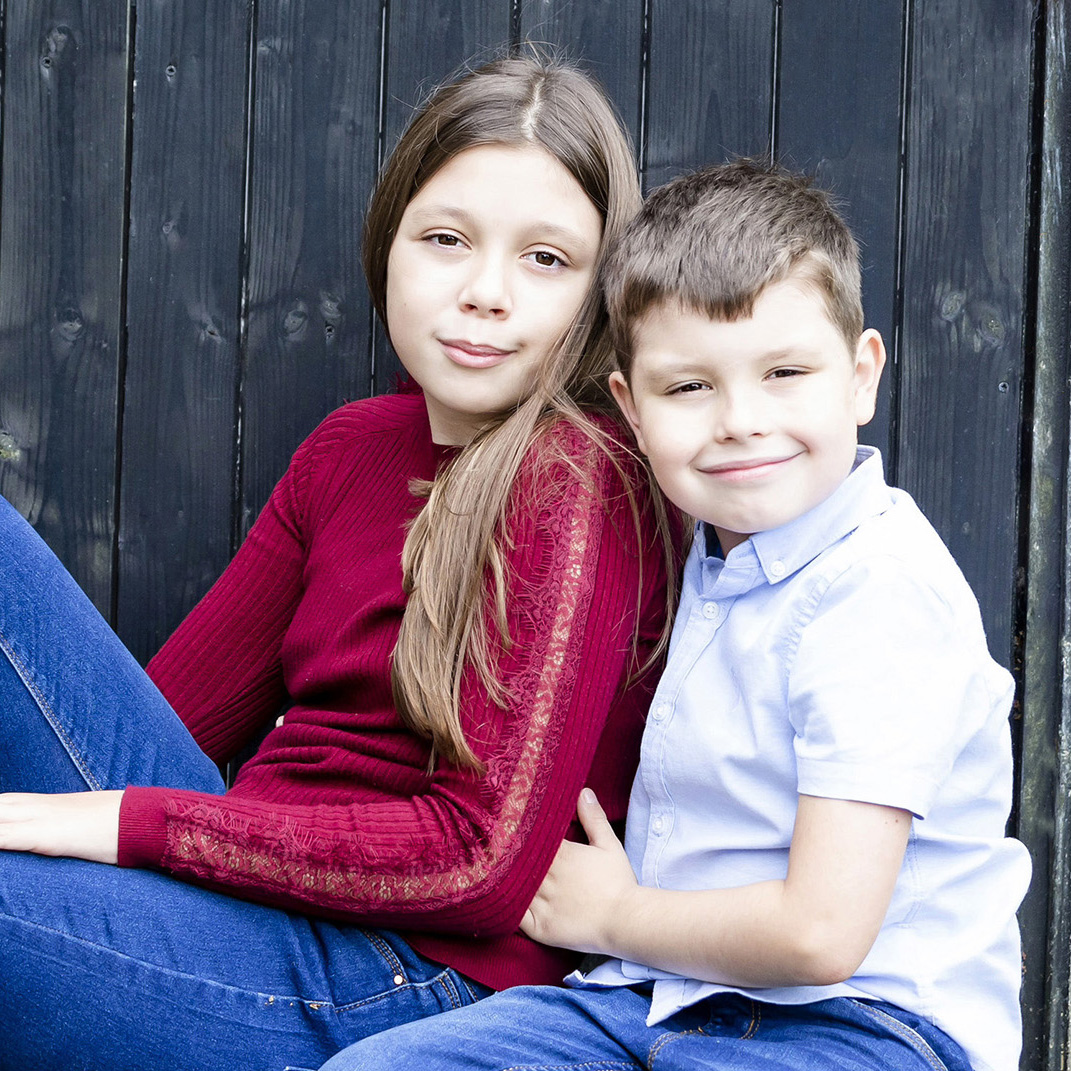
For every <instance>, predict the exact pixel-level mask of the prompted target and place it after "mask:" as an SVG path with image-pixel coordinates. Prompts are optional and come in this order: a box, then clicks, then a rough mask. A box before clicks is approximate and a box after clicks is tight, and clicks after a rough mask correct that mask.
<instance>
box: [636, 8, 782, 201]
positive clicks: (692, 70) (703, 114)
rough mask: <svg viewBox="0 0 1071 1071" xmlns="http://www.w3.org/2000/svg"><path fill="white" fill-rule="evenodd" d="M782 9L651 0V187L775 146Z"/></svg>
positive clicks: (647, 175) (647, 183)
mask: <svg viewBox="0 0 1071 1071" xmlns="http://www.w3.org/2000/svg"><path fill="white" fill-rule="evenodd" d="M775 11H776V6H775V4H773V3H771V2H770V0H650V19H651V25H650V71H649V75H648V86H649V91H648V99H647V130H646V142H647V145H646V173H645V175H644V185H645V188H647V189H650V188H651V187H653V186H658V185H661V184H662V183H664V182H668V181H669V180H670V179H671V178H673V176H674V175H677V174H679V173H680V172H681V171H684V170H686V169H689V168H696V167H702V166H703V165H705V164H714V163H718V162H719V161H721V160H724V159H727V158H728V157H730V156H739V155H745V156H747V155H754V154H756V153H762V152H767V151H769V149H770V143H771V136H772V130H771V115H772V92H773V76H774V48H773V46H774V16H775Z"/></svg>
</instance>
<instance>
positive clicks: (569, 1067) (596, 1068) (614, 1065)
mask: <svg viewBox="0 0 1071 1071" xmlns="http://www.w3.org/2000/svg"><path fill="white" fill-rule="evenodd" d="M639 1066H640V1065H639V1064H638V1063H636V1061H635V1060H610V1061H606V1060H585V1061H584V1062H583V1063H582V1064H576V1063H572V1064H511V1065H510V1066H509V1067H503V1068H502V1071H583V1069H584V1068H585V1067H586V1068H590V1069H592V1071H635V1069H636V1068H637V1067H639Z"/></svg>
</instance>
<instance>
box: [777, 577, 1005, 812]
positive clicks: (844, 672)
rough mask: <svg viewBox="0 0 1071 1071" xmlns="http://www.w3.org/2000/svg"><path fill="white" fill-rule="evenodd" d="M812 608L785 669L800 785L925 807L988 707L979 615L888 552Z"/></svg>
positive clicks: (820, 792) (834, 584)
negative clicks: (966, 613)
mask: <svg viewBox="0 0 1071 1071" xmlns="http://www.w3.org/2000/svg"><path fill="white" fill-rule="evenodd" d="M971 609H972V610H973V612H974V614H976V608H973V607H972V608H971ZM812 611H813V612H812V613H811V615H810V616H809V619H808V620H807V621H806V623H805V624H803V625H802V627H801V631H800V636H799V643H798V648H797V651H796V656H795V658H794V659H793V660H792V665H791V666H790V668H789V673H788V692H789V694H788V704H789V714H790V719H791V722H792V725H793V728H794V730H795V733H796V738H795V745H794V746H795V751H796V759H797V768H798V772H799V784H798V789H799V792H800V793H802V794H805V795H814V796H821V797H828V798H834V799H851V800H859V801H862V802H866V803H876V804H881V805H884V806H890V807H900V808H903V809H904V810H907V811H911V812H912V813H913V814H915V815H916V816H918V817H925V816H926V814H927V811H928V810H929V808H930V807H931V805H932V803H933V801H934V799H935V797H936V795H937V792H938V790H939V788H940V786H941V784H942V782H943V781H944V779H945V778H946V776H947V774H948V772H949V770H950V769H951V766H952V763H953V762H954V760H955V757H956V755H957V754H959V752H960V751H961V750H962V748H963V746H964V743H965V741H966V740H967V739H969V737H970V736H971V735H972V734H973V733H975V732H976V731H977V729H978V727H979V725H980V724H981V723H982V722H983V721H984V720H985V718H986V717H987V716H988V714H989V712H990V710H991V708H992V705H993V701H994V697H993V696H992V695H991V694H990V688H989V683H988V680H987V672H986V671H987V669H988V667H989V665H990V659H989V655H988V651H987V650H986V649H985V643H984V637H983V636H982V635H981V628H980V625H978V624H976V623H975V622H974V621H972V620H967V621H964V612H963V610H962V608H961V607H958V606H954V605H953V604H952V602H950V600H949V599H948V598H947V597H946V596H944V595H943V594H942V593H939V592H938V590H937V589H936V588H935V587H934V586H933V585H931V584H930V583H928V582H927V580H926V579H924V578H922V577H919V576H917V575H913V574H912V572H911V570H910V569H909V568H908V567H907V565H906V564H905V563H904V562H902V561H900V560H898V559H896V558H894V557H891V556H890V557H879V558H874V559H869V560H863V561H861V562H857V563H856V564H854V565H852V566H851V567H850V568H849V569H847V570H846V571H845V572H843V573H842V574H840V575H839V576H837V577H835V578H834V579H833V580H832V581H831V582H830V583H829V584H828V587H826V588H825V590H824V591H822V592H821V593H820V595H818V596H817V599H816V602H815V604H814V605H813V608H812Z"/></svg>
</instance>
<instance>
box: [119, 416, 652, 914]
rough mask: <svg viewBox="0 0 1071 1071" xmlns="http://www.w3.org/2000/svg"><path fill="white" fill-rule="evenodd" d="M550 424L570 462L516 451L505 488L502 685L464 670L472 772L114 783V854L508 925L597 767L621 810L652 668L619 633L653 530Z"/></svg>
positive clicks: (234, 886) (648, 625) (253, 892)
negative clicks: (261, 788)
mask: <svg viewBox="0 0 1071 1071" xmlns="http://www.w3.org/2000/svg"><path fill="white" fill-rule="evenodd" d="M560 434H567V435H570V436H572V437H574V439H575V440H576V441H571V442H570V444H569V445H570V448H571V450H573V451H574V456H575V459H576V461H577V462H578V463H579V468H580V470H581V471H580V473H579V474H578V472H577V471H576V470H575V468H574V467H573V466H571V465H565V464H559V465H557V466H555V467H554V468H553V470H551V471H548V470H547V469H546V468H545V467H541V466H538V465H536V466H531V465H527V463H526V467H525V468H524V469H523V470H522V475H521V477H520V478H519V482H518V487H517V489H516V493H515V495H514V500H515V503H514V507H513V510H512V516H511V520H510V529H509V530H510V535H511V543H512V548H511V550H510V553H509V564H510V569H511V575H512V577H513V581H512V584H511V588H510V592H509V600H508V610H509V626H510V634H511V638H512V640H513V642H512V645H511V646H510V647H509V648H508V649H507V650H505V651H503V652H502V653H501V659H502V667H503V676H504V684H505V686H506V689H507V693H508V694H509V695H510V697H511V698H510V700H509V702H508V703H507V705H506V707H505V708H502V707H499V706H498V705H497V704H496V703H495V702H494V701H493V700H492V699H491V698H490V697H489V696H488V695H487V694H486V691H485V690H484V689H483V688H482V687H481V686H480V684H479V682H478V681H477V680H476V679H475V675H474V674H469V675H468V677H467V678H466V681H465V684H464V690H463V703H462V711H463V717H464V725H465V730H466V733H467V736H468V738H469V740H470V741H471V742H472V744H473V747H474V749H475V750H476V753H477V754H478V755H479V756H480V758H481V759H482V760H483V761H484V763H485V764H486V766H487V771H486V773H485V774H483V775H480V774H477V773H475V772H473V771H470V770H460V769H456V768H453V767H450V766H448V765H445V764H440V766H439V767H438V768H437V769H436V771H435V772H434V774H433V775H431V776H427V775H425V774H423V773H422V772H421V771H420V769H419V767H420V765H421V761H422V760H421V758H420V754H419V753H417V754H415V759H414V762H415V768H410V769H406V770H404V771H401V770H397V769H395V772H396V773H397V774H398V775H399V777H401V776H402V775H403V774H404V779H405V780H404V781H400V783H399V784H397V785H392V784H380V785H375V786H369V785H367V784H365V785H355V786H354V790H353V791H352V792H348V791H347V792H346V793H345V796H346V797H347V798H348V800H352V801H353V802H349V801H348V800H347V802H340V796H341V795H342V793H340V792H338V791H337V790H336V791H335V793H334V798H333V799H332V800H331V801H329V802H323V803H317V802H307V803H306V802H300V803H299V802H287V801H279V800H271V801H268V800H262V799H251V798H248V797H240V796H239V795H238V794H237V793H231V794H229V795H228V796H226V797H222V798H221V797H212V796H204V795H201V794H197V793H188V792H176V791H171V790H165V789H151V788H134V789H128V790H127V793H126V795H125V797H124V803H123V821H124V828H125V829H126V830H127V831H128V836H127V839H126V841H125V843H127V844H130V845H134V848H133V849H132V850H130V851H128V852H127V853H126V854H125V855H124V853H123V851H120V861H121V862H122V863H123V864H124V865H137V866H151V867H157V868H160V869H163V870H166V871H169V872H172V873H175V874H177V875H180V876H183V877H186V878H187V879H189V880H196V881H198V882H200V883H203V884H206V885H209V886H211V887H216V888H220V889H224V890H226V891H229V892H231V893H233V894H237V895H242V896H246V897H248V898H250V899H256V900H259V901H262V902H266V903H271V904H276V905H279V906H283V907H287V908H296V909H299V910H305V911H312V912H314V913H319V914H323V915H329V916H332V917H342V918H346V919H352V920H359V921H362V922H364V923H366V924H372V925H393V926H407V927H409V928H418V929H424V930H433V931H437V932H444V933H466V934H469V935H494V934H502V933H508V932H512V931H513V930H514V929H516V927H517V925H518V923H519V922H520V919H521V917H522V915H523V914H524V911H525V909H526V907H527V906H528V904H529V902H530V901H531V899H532V896H533V895H534V894H535V891H536V889H537V887H538V885H539V882H540V881H541V879H542V877H543V875H544V874H545V873H546V870H547V868H548V867H549V866H550V863H551V861H552V860H553V858H554V854H555V852H556V851H557V848H558V846H559V844H560V843H561V840H562V838H563V836H564V835H565V834H566V832H567V830H568V828H569V826H570V822H571V820H572V819H573V817H574V815H575V806H576V797H577V795H578V793H579V791H580V789H581V788H582V787H583V786H584V785H585V784H587V783H596V781H598V780H600V779H601V782H602V783H603V784H612V785H614V792H615V794H616V795H617V796H618V806H617V811H618V813H617V814H616V815H615V816H614V817H621V818H623V816H624V804H625V798H626V795H627V784H628V782H629V780H630V777H631V770H632V765H633V764H634V762H635V748H636V746H638V738H639V732H640V729H641V726H642V718H643V714H644V712H645V710H646V705H647V703H648V701H649V698H650V693H651V690H652V687H653V674H652V673H650V672H649V673H647V674H646V675H645V677H644V679H643V680H641V681H639V682H633V683H632V684H631V685H629V686H628V687H626V682H627V681H628V679H629V677H630V675H631V674H632V673H633V671H634V670H635V668H636V662H635V658H634V652H633V637H634V632H635V630H636V624H637V620H638V619H639V622H640V648H639V652H638V657H639V660H640V662H641V663H642V662H643V660H644V659H645V657H646V655H647V654H648V653H649V651H650V649H651V647H652V645H653V643H654V642H655V640H656V637H657V635H658V634H659V631H660V628H661V623H662V619H663V616H664V593H665V574H664V571H663V569H662V564H661V552H660V550H659V549H658V540H657V539H656V538H655V537H654V536H653V533H652V532H651V530H650V526H649V525H647V526H646V527H645V528H644V530H643V531H641V533H640V534H639V537H637V533H636V532H635V530H634V526H633V521H632V514H631V509H630V507H629V505H628V501H627V498H626V495H625V491H624V486H623V485H622V483H621V480H620V478H619V476H618V475H617V473H616V472H615V470H614V468H613V466H612V465H611V464H610V463H609V462H608V461H607V460H606V459H605V458H603V457H602V455H601V454H599V453H598V452H597V451H595V450H594V449H593V448H591V447H590V444H588V443H587V441H586V440H583V441H580V440H581V437H580V436H579V433H577V432H575V431H569V430H568V429H566V430H565V431H562V432H560ZM585 473H586V474H585ZM633 476H634V477H635V478H637V479H638V478H639V476H638V473H635V472H634V473H633ZM641 572H642V577H643V591H642V593H641V592H639V591H638V582H639V577H640V575H641ZM638 596H640V597H639V598H638ZM165 693H166V689H165ZM608 722H610V728H609V729H607V724H608ZM358 743H360V746H362V747H366V748H368V749H369V750H371V751H374V749H375V748H376V746H377V742H376V740H375V739H371V738H369V739H367V740H364V741H361V742H358ZM413 747H414V752H417V749H416V743H415V742H414V745H413ZM597 752H598V754H599V757H600V762H599V763H598V764H597V768H596V769H595V770H594V771H593V768H592V767H593V762H594V760H595V756H596V753H597ZM423 754H424V755H425V756H426V751H424V752H423ZM593 778H594V779H595V780H593ZM410 785H416V787H415V788H411V787H409V786H410ZM308 795H309V796H310V797H314V795H315V785H314V783H313V782H311V781H310V791H309V793H308Z"/></svg>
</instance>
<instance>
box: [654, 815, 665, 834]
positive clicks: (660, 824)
mask: <svg viewBox="0 0 1071 1071" xmlns="http://www.w3.org/2000/svg"><path fill="white" fill-rule="evenodd" d="M651 828H652V829H653V830H654V831H655V832H656V833H661V832H662V830H663V829H665V828H666V822H665V819H663V818H656V819H655V820H654V821H653V822H652V823H651Z"/></svg>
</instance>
